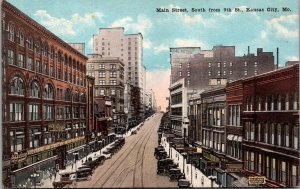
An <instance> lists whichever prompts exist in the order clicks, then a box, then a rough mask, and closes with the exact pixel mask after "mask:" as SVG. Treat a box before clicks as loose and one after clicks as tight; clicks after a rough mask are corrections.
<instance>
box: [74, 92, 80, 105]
mask: <svg viewBox="0 0 300 189" xmlns="http://www.w3.org/2000/svg"><path fill="white" fill-rule="evenodd" d="M73 101H74V102H79V93H78V91H75V92H74V93H73Z"/></svg>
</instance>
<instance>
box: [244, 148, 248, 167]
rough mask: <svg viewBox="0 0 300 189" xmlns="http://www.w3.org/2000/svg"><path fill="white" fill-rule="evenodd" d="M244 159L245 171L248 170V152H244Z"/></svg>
mask: <svg viewBox="0 0 300 189" xmlns="http://www.w3.org/2000/svg"><path fill="white" fill-rule="evenodd" d="M245 158H246V161H245V164H244V165H245V168H246V169H249V152H248V151H246V152H245Z"/></svg>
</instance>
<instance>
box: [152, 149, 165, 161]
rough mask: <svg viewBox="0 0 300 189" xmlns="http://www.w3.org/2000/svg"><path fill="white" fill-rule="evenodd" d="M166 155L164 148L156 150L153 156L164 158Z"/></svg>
mask: <svg viewBox="0 0 300 189" xmlns="http://www.w3.org/2000/svg"><path fill="white" fill-rule="evenodd" d="M167 157H168V154H167V152H166V151H165V150H160V151H157V153H156V154H155V158H156V159H158V160H160V159H165V158H167Z"/></svg>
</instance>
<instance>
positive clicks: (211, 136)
mask: <svg viewBox="0 0 300 189" xmlns="http://www.w3.org/2000/svg"><path fill="white" fill-rule="evenodd" d="M202 136H203V139H202V142H203V145H204V146H207V147H210V148H212V149H214V150H216V151H220V152H225V136H224V133H219V132H213V131H206V130H203V135H202Z"/></svg>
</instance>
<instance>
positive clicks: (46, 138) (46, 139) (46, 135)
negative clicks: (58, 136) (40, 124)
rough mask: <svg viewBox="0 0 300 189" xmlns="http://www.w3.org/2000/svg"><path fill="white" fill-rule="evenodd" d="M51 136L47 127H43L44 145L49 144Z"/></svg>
mask: <svg viewBox="0 0 300 189" xmlns="http://www.w3.org/2000/svg"><path fill="white" fill-rule="evenodd" d="M51 143H52V136H51V133H50V132H49V129H48V128H47V127H44V144H51Z"/></svg>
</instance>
